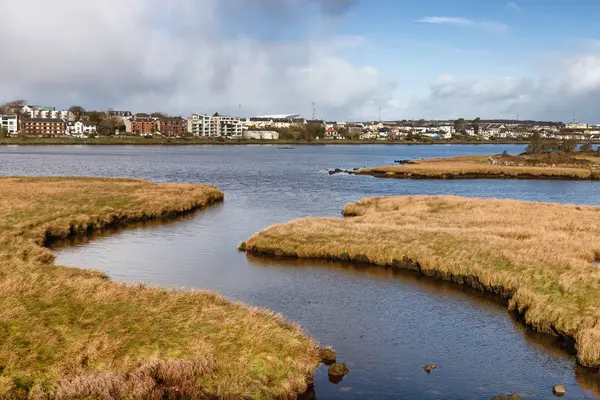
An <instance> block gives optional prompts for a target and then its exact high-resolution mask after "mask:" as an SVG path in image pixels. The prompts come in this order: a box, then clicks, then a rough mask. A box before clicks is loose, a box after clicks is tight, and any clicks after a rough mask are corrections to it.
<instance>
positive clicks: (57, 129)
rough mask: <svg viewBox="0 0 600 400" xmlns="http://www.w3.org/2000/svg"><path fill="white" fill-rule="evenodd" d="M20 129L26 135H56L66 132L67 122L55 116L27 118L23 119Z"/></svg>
mask: <svg viewBox="0 0 600 400" xmlns="http://www.w3.org/2000/svg"><path fill="white" fill-rule="evenodd" d="M21 129H22V131H23V133H24V134H25V135H27V136H37V137H58V136H63V135H65V134H66V131H67V124H66V122H65V121H63V120H62V119H57V118H27V119H23V122H22V123H21Z"/></svg>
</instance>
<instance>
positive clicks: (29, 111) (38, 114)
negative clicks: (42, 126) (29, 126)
mask: <svg viewBox="0 0 600 400" xmlns="http://www.w3.org/2000/svg"><path fill="white" fill-rule="evenodd" d="M22 111H23V114H24V115H26V116H29V117H31V118H44V119H62V120H65V121H66V120H67V119H68V118H69V111H68V110H57V109H56V108H54V107H46V106H24V107H23V109H22Z"/></svg>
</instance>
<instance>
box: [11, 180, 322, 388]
mask: <svg viewBox="0 0 600 400" xmlns="http://www.w3.org/2000/svg"><path fill="white" fill-rule="evenodd" d="M222 199H223V193H222V192H220V191H219V190H217V189H216V188H214V187H210V186H203V185H184V184H152V183H149V182H145V181H137V180H124V179H118V180H115V179H91V178H89V179H88V178H0V343H1V345H0V398H8V399H11V398H15V399H17V398H31V399H71V398H115V399H116V398H119V399H120V398H123V399H124V398H128V399H163V398H295V396H296V394H297V393H301V392H303V391H304V390H305V389H306V387H307V384H308V381H309V380H310V378H311V377H312V374H313V373H314V370H315V368H316V366H317V364H318V362H319V354H318V349H317V348H316V345H315V343H314V342H313V341H312V340H311V339H309V338H307V337H306V336H305V335H304V334H303V332H302V330H301V329H300V328H299V327H298V326H297V325H295V324H291V323H288V322H286V321H285V320H284V319H283V318H282V317H281V316H279V315H275V314H273V313H271V312H269V311H266V310H263V309H258V308H253V307H249V306H247V305H245V304H241V303H235V302H231V301H229V300H227V299H225V298H224V297H222V296H219V295H217V294H213V293H209V292H203V291H178V290H166V289H161V288H156V287H147V286H145V285H127V284H123V283H117V282H112V281H110V280H108V279H107V278H106V276H105V275H104V274H103V273H101V272H94V271H90V270H81V269H74V268H65V267H60V266H56V265H54V257H53V255H52V253H51V251H50V250H49V249H47V248H45V247H43V245H44V244H45V243H46V242H47V241H48V240H49V239H51V238H58V237H65V236H68V235H76V234H85V233H86V232H88V231H90V230H93V229H102V228H103V227H107V226H109V225H114V224H121V223H125V222H129V221H142V220H149V219H155V218H166V217H170V216H174V215H179V214H182V213H186V212H189V211H191V210H194V209H197V208H201V207H204V206H207V205H208V204H210V203H213V202H217V201H221V200H222ZM165 268H169V266H168V265H165Z"/></svg>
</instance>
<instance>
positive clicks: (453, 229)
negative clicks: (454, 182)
mask: <svg viewBox="0 0 600 400" xmlns="http://www.w3.org/2000/svg"><path fill="white" fill-rule="evenodd" d="M344 214H345V215H346V216H353V218H345V219H337V218H308V219H300V220H296V221H292V222H290V223H287V224H282V225H275V226H272V227H270V228H268V229H266V230H264V231H262V232H260V233H257V234H255V235H254V236H252V238H250V239H249V240H248V241H247V243H246V248H247V251H248V253H254V254H269V255H277V256H289V257H300V258H322V259H337V260H345V261H354V262H363V263H367V262H368V263H372V264H377V265H380V266H385V267H389V268H402V269H412V270H415V271H418V272H421V273H423V274H425V275H429V276H433V277H437V278H441V279H445V280H450V281H454V282H457V283H461V284H467V285H470V286H473V287H475V288H477V289H480V290H485V291H490V292H494V293H496V294H498V295H500V296H503V297H505V298H507V299H508V304H509V307H510V308H511V309H513V310H517V311H518V312H519V313H521V314H522V316H523V318H524V319H525V321H526V322H527V323H528V324H530V325H531V326H533V327H534V328H536V329H537V330H539V331H542V332H545V333H551V334H559V335H563V336H566V337H572V338H574V339H575V342H576V348H577V357H578V360H579V361H580V362H581V364H582V365H585V366H594V367H599V366H600V269H599V267H598V265H597V261H598V259H599V258H600V243H599V242H598V237H599V236H600V207H588V206H574V205H557V204H544V203H533V202H522V201H514V200H481V199H467V198H460V197H444V196H440V197H438V196H422V197H391V198H369V199H364V200H361V201H359V202H357V203H351V204H348V205H347V206H346V207H345V209H344Z"/></svg>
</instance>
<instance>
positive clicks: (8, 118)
mask: <svg viewBox="0 0 600 400" xmlns="http://www.w3.org/2000/svg"><path fill="white" fill-rule="evenodd" d="M0 129H3V130H4V129H5V130H6V134H8V135H16V134H17V132H18V131H19V117H18V116H16V115H0Z"/></svg>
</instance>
